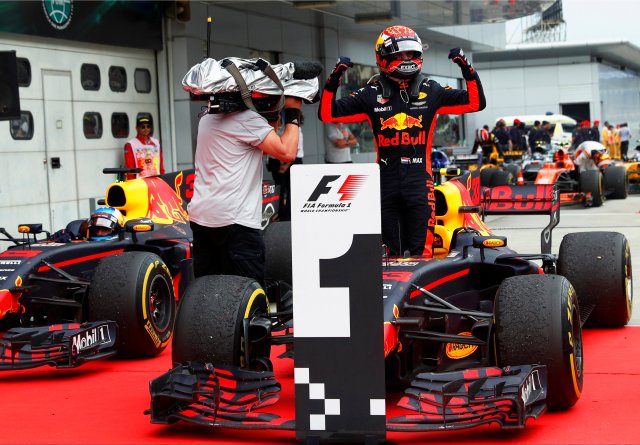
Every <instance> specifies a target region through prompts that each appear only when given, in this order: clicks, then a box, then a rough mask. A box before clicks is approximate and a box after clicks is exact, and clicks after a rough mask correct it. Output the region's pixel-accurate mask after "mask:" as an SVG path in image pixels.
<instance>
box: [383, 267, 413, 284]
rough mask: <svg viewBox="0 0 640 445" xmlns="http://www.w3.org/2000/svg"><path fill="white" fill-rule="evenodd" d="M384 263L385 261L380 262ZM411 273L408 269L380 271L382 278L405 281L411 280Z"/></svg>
mask: <svg viewBox="0 0 640 445" xmlns="http://www.w3.org/2000/svg"><path fill="white" fill-rule="evenodd" d="M384 264H385V263H382V265H383V266H384ZM412 274H413V272H410V271H407V272H404V271H395V270H394V271H390V270H386V271H384V272H382V279H383V280H385V281H402V282H404V283H406V282H408V281H410V280H411V276H412Z"/></svg>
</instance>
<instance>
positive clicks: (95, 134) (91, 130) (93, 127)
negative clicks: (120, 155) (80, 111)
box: [82, 111, 102, 139]
mask: <svg viewBox="0 0 640 445" xmlns="http://www.w3.org/2000/svg"><path fill="white" fill-rule="evenodd" d="M82 132H83V133H84V137H86V138H87V139H100V138H101V137H102V116H101V115H100V113H97V112H94V111H87V112H86V113H84V116H83V117H82Z"/></svg>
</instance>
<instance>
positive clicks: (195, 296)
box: [172, 275, 272, 370]
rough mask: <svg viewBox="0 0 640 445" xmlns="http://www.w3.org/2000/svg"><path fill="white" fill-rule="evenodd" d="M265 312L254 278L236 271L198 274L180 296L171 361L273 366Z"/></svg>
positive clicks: (259, 367) (264, 298)
mask: <svg viewBox="0 0 640 445" xmlns="http://www.w3.org/2000/svg"><path fill="white" fill-rule="evenodd" d="M268 314H269V301H268V299H267V296H266V294H265V292H264V290H263V289H262V287H260V285H259V284H258V282H256V281H255V280H253V279H251V278H246V277H239V276H235V275H207V276H203V277H200V278H197V279H196V280H195V281H193V283H191V284H190V285H189V287H188V288H187V290H186V292H185V295H184V297H182V299H181V300H180V307H179V310H178V318H177V320H176V332H175V335H174V337H173V343H172V358H173V362H174V363H186V362H188V361H197V362H204V363H212V364H214V365H216V364H221V365H232V366H240V367H242V368H250V369H256V370H271V369H272V366H271V361H270V360H269V354H270V352H271V344H270V342H269V337H270V335H269V334H270V326H271V322H270V320H269V318H268ZM245 327H246V329H245ZM245 350H247V351H248V353H247V355H248V357H249V363H247V360H246V359H245Z"/></svg>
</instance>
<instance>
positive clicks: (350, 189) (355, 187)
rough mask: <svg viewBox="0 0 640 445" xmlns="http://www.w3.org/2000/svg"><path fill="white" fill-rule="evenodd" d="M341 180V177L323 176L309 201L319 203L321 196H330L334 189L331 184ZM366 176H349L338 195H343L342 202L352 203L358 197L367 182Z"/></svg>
mask: <svg viewBox="0 0 640 445" xmlns="http://www.w3.org/2000/svg"><path fill="white" fill-rule="evenodd" d="M338 178H340V176H339V175H326V176H323V177H322V179H321V180H320V182H319V183H318V185H317V186H316V188H315V190H314V191H313V193H311V196H309V199H307V201H317V200H318V198H319V197H320V196H321V195H326V194H328V193H329V192H330V191H331V189H332V188H333V187H330V186H329V184H331V183H332V182H334V181H335V180H337V179H338ZM366 179H367V176H366V175H349V176H347V179H346V180H345V181H344V183H343V184H342V186H341V187H340V189H339V190H338V193H339V194H340V195H341V197H340V201H351V200H352V199H354V198H355V197H356V195H357V194H358V192H359V191H360V188H361V187H362V185H363V184H364V182H365V181H366Z"/></svg>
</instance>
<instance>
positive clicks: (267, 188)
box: [262, 184, 276, 195]
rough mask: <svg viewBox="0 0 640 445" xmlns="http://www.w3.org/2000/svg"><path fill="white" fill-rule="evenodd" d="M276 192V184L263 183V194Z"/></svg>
mask: <svg viewBox="0 0 640 445" xmlns="http://www.w3.org/2000/svg"><path fill="white" fill-rule="evenodd" d="M275 192H276V185H275V184H262V194H263V195H272V194H274V193H275Z"/></svg>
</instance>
